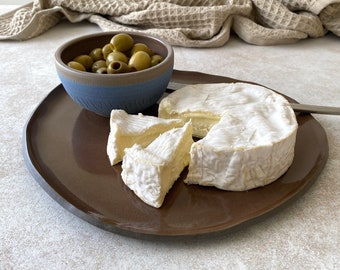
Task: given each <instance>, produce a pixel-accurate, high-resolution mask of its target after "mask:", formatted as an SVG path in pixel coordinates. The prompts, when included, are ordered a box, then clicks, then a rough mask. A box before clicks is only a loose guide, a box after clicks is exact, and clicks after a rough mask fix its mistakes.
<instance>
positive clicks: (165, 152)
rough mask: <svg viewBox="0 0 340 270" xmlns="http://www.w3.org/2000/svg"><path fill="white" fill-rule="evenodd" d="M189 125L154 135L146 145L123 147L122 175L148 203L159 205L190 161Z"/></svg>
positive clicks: (154, 205)
mask: <svg viewBox="0 0 340 270" xmlns="http://www.w3.org/2000/svg"><path fill="white" fill-rule="evenodd" d="M192 143H193V140H192V125H191V123H190V122H188V123H186V124H185V125H184V126H183V127H181V128H174V129H172V130H170V131H167V132H165V133H163V134H161V135H160V136H159V137H157V138H156V139H155V140H154V141H153V142H152V143H150V144H149V145H148V146H147V147H146V148H143V147H142V146H141V145H138V144H135V145H133V146H132V147H131V148H127V149H125V155H124V157H123V162H122V179H123V181H124V183H125V184H126V185H127V186H128V187H129V188H130V189H131V190H133V191H134V193H135V194H136V195H137V196H138V197H139V198H140V199H141V200H143V201H144V202H145V203H147V204H148V205H150V206H153V207H156V208H159V207H160V206H161V205H162V203H163V201H164V198H165V195H166V194H167V192H168V191H169V190H170V188H171V187H172V185H173V184H174V182H175V181H176V180H177V178H178V177H179V175H180V174H181V172H182V170H183V169H184V168H185V167H186V166H187V165H188V164H189V159H190V154H189V152H190V147H191V145H192Z"/></svg>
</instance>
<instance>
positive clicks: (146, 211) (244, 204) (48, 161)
mask: <svg viewBox="0 0 340 270" xmlns="http://www.w3.org/2000/svg"><path fill="white" fill-rule="evenodd" d="M173 80H174V81H178V82H185V83H198V82H234V81H236V80H233V79H230V78H226V77H218V76H212V75H208V74H202V73H196V72H184V71H175V72H174V74H173ZM144 113H145V114H153V115H156V113H157V105H155V106H154V108H150V110H148V111H146V112H144ZM297 119H298V122H299V129H298V134H297V142H296V150H295V158H294V162H293V164H292V166H291V167H290V168H289V170H288V171H287V172H286V173H285V174H284V175H283V176H282V177H281V178H279V179H278V180H277V181H275V182H273V183H272V184H270V185H267V186H265V187H261V188H257V189H254V190H250V191H247V192H228V191H222V190H218V189H215V188H208V187H200V186H196V185H190V186H188V185H185V184H184V183H183V179H184V177H185V175H186V173H187V171H186V170H184V171H183V173H182V175H181V177H180V179H179V180H178V181H177V182H176V183H175V185H174V187H173V188H172V189H171V190H170V192H169V193H168V194H167V196H166V198H165V202H164V204H163V206H162V207H161V208H160V209H155V208H153V207H150V206H148V205H146V204H145V203H143V202H142V201H141V200H140V199H138V198H137V197H136V196H135V195H134V193H133V192H132V191H130V190H129V188H127V187H126V186H125V185H124V184H123V182H122V180H121V176H120V173H121V165H120V164H118V165H116V166H114V167H111V166H110V165H109V161H108V158H107V156H106V141H107V136H108V133H109V121H108V118H104V117H100V116H97V115H95V114H93V113H90V112H88V111H86V110H83V109H82V108H80V107H79V106H78V105H76V104H75V103H74V102H73V101H72V100H71V99H70V98H69V97H68V95H67V94H66V92H65V91H64V89H63V87H62V86H61V85H59V86H58V87H56V88H55V89H54V90H53V91H52V92H51V93H50V94H49V95H48V96H47V97H46V98H45V99H44V100H43V101H42V103H41V104H40V105H39V106H38V107H37V109H36V110H35V111H34V112H33V114H32V116H31V118H30V119H29V120H28V122H27V125H26V127H25V132H24V133H25V134H24V147H25V151H24V154H25V160H26V163H27V166H28V168H29V170H30V172H31V173H32V174H33V176H34V178H35V179H36V180H37V181H38V182H39V184H40V185H41V186H42V187H43V188H44V189H45V190H46V191H47V192H48V194H50V196H52V198H54V199H55V200H56V201H57V202H59V203H60V204H61V205H62V206H63V207H65V208H66V209H67V210H69V211H70V212H72V213H74V214H75V215H77V216H78V217H80V218H82V219H84V220H86V221H87V222H90V223H91V224H93V225H96V226H98V227H100V228H102V229H105V230H108V231H111V232H117V233H121V234H126V235H129V236H134V237H152V238H158V237H170V238H174V237H180V238H182V237H184V236H195V235H209V233H216V232H221V231H223V232H224V231H226V230H230V229H232V228H238V227H240V225H244V224H249V223H251V222H253V221H257V220H258V219H259V218H260V217H266V216H267V214H269V213H274V212H275V211H273V210H279V209H281V206H283V205H286V203H287V202H288V201H292V200H291V199H292V198H296V197H299V195H301V194H303V191H305V190H306V189H307V187H308V186H310V185H311V184H312V183H313V182H314V180H315V179H316V178H317V176H318V175H319V173H320V172H321V170H322V169H323V167H324V165H325V163H326V160H327V156H328V142H327V137H326V135H325V132H324V130H323V128H322V127H321V125H320V124H319V123H318V122H317V121H316V120H315V119H314V118H313V117H312V116H311V115H308V114H299V115H297Z"/></svg>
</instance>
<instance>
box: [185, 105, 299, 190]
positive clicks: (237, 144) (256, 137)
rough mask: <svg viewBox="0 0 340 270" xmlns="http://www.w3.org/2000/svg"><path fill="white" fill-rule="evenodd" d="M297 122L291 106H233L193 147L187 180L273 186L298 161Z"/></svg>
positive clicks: (225, 187) (229, 186)
mask: <svg viewBox="0 0 340 270" xmlns="http://www.w3.org/2000/svg"><path fill="white" fill-rule="evenodd" d="M296 132H297V123H296V119H295V115H294V112H293V110H292V109H291V108H290V107H289V106H279V107H277V104H275V105H273V104H249V105H245V106H244V108H243V110H242V111H241V110H239V108H236V109H230V110H229V111H226V112H225V114H224V115H223V116H222V117H221V120H220V122H219V123H218V124H216V125H215V126H213V127H212V128H211V130H210V131H209V133H208V134H207V136H206V137H205V138H203V139H201V140H199V141H197V142H195V143H194V144H193V145H192V147H191V151H190V155H191V158H190V164H189V172H188V175H187V178H186V179H185V180H184V181H185V183H187V184H199V185H204V186H215V187H217V188H219V189H223V190H230V191H244V190H249V189H253V188H256V187H261V186H264V185H267V184H269V183H271V182H273V181H274V180H276V179H278V178H279V177H280V176H281V175H282V174H284V173H285V172H286V170H287V169H288V168H289V166H290V165H291V164H292V162H293V158H294V146H295V140H296Z"/></svg>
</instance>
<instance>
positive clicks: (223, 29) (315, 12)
mask: <svg viewBox="0 0 340 270" xmlns="http://www.w3.org/2000/svg"><path fill="white" fill-rule="evenodd" d="M65 18H66V19H68V20H69V21H70V22H73V23H76V22H79V21H82V20H88V21H90V22H92V23H95V24H97V25H98V26H99V27H100V28H101V29H102V30H103V31H109V30H118V31H123V30H129V31H143V32H147V33H150V34H153V35H156V36H159V37H161V38H164V39H166V40H168V41H169V42H170V43H171V44H172V45H177V46H185V47H218V46H222V45H224V44H225V43H226V42H227V41H228V40H229V37H230V32H231V31H234V32H235V33H236V34H237V35H238V36H239V37H240V38H241V39H243V40H244V41H246V42H248V43H251V44H256V45H273V44H285V43H292V42H296V41H298V40H301V39H305V38H308V37H311V38H317V37H321V36H323V35H325V34H326V33H327V32H332V33H333V34H335V35H337V36H340V0H229V1H228V0H46V1H44V0H36V1H34V2H32V3H30V4H28V5H26V6H22V7H20V8H18V9H16V10H13V11H12V12H9V13H7V14H4V15H1V16H0V40H5V39H13V40H25V39H30V38H33V37H35V36H37V35H40V34H42V33H43V32H45V31H47V30H48V29H50V28H51V27H53V26H55V25H56V24H57V23H58V22H60V21H61V20H63V19H65Z"/></svg>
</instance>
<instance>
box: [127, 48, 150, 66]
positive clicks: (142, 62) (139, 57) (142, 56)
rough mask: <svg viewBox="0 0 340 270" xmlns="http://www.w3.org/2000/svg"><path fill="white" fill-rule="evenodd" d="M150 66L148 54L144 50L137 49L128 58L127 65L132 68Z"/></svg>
mask: <svg viewBox="0 0 340 270" xmlns="http://www.w3.org/2000/svg"><path fill="white" fill-rule="evenodd" d="M150 66H151V58H150V55H149V54H148V53H146V52H144V51H138V52H136V53H135V54H134V55H132V56H131V58H130V60H129V67H130V68H131V69H132V70H137V71H138V70H143V69H146V68H149V67H150Z"/></svg>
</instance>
